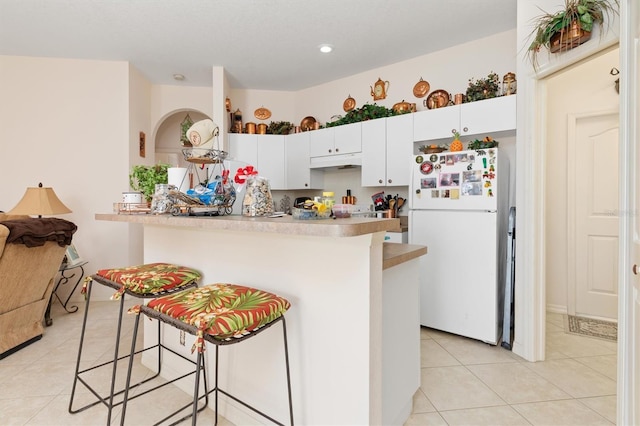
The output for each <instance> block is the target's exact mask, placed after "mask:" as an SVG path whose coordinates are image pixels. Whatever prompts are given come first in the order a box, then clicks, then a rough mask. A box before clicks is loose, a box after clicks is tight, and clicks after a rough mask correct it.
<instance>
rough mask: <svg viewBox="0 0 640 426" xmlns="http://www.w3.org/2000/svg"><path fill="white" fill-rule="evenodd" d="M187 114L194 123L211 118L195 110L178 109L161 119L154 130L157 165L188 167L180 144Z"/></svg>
mask: <svg viewBox="0 0 640 426" xmlns="http://www.w3.org/2000/svg"><path fill="white" fill-rule="evenodd" d="M187 114H188V115H189V117H191V120H192V121H193V122H194V123H195V122H197V121H200V120H204V119H207V118H211V117H209V116H208V115H206V114H205V113H203V112H202V111H198V110H195V109H178V110H174V111H171V112H168V113H167V114H165V115H164V116H163V117H161V118H160V120H158V122H157V123H156V125H155V128H154V139H153V140H154V146H155V158H156V163H166V164H170V165H171V166H173V167H187V162H186V161H185V160H184V158H183V156H182V145H181V143H180V132H181V123H182V121H183V120H184V119H185V117H186V116H187Z"/></svg>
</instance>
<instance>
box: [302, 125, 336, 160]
mask: <svg viewBox="0 0 640 426" xmlns="http://www.w3.org/2000/svg"><path fill="white" fill-rule="evenodd" d="M334 130H335V127H329V128H327V129H319V130H312V131H309V132H305V133H309V155H310V156H311V157H324V156H325V155H334V154H335V152H334V151H335V147H334V145H333V133H334Z"/></svg>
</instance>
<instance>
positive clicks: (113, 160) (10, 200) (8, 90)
mask: <svg viewBox="0 0 640 426" xmlns="http://www.w3.org/2000/svg"><path fill="white" fill-rule="evenodd" d="M128 72H129V69H128V65H127V63H125V62H106V61H84V60H72V59H44V58H27V57H13V56H0V93H1V94H2V96H0V129H2V136H1V137H0V141H1V142H0V181H2V182H3V185H2V190H1V191H0V193H1V196H0V210H9V209H10V208H12V207H13V206H14V205H15V204H16V203H17V202H18V201H19V200H20V198H21V197H22V194H23V193H24V191H25V188H27V187H28V186H37V185H38V182H42V183H43V184H44V185H45V186H51V187H53V188H54V189H55V191H56V193H57V194H58V196H59V198H60V199H61V200H62V201H63V202H64V203H65V204H66V205H67V206H68V207H69V208H70V209H71V210H73V213H71V214H68V215H64V216H61V217H62V218H64V219H67V220H70V221H72V222H74V223H76V225H77V226H78V231H77V232H76V234H75V236H74V239H73V240H74V244H75V245H76V248H77V249H78V251H79V253H80V255H81V256H82V257H84V258H86V259H88V260H90V262H91V263H90V264H89V265H88V269H89V270H94V269H97V268H98V267H100V268H102V267H108V266H117V265H122V264H127V263H128V262H129V260H130V259H129V256H130V254H131V253H130V251H129V248H128V243H127V242H128V240H129V231H128V229H127V227H122V226H120V227H117V228H116V227H114V226H113V224H109V223H105V222H96V221H95V220H94V214H95V213H96V212H110V211H111V210H112V208H113V205H112V204H113V202H114V201H117V200H118V199H119V197H120V196H121V192H122V191H123V190H126V189H127V188H128V185H129V184H128V167H129V161H128V157H129V142H130V141H129V139H130V131H129V125H128V123H129V87H128Z"/></svg>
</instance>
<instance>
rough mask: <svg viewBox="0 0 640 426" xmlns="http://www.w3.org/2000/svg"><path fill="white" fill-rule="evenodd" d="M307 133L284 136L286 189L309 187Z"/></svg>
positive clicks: (309, 171) (309, 172) (309, 170)
mask: <svg viewBox="0 0 640 426" xmlns="http://www.w3.org/2000/svg"><path fill="white" fill-rule="evenodd" d="M309 133H310V132H304V133H296V134H293V135H287V136H285V138H284V156H285V176H286V181H287V184H286V186H287V189H309V188H310V187H311V182H310V178H311V169H310V167H309V166H310V164H309Z"/></svg>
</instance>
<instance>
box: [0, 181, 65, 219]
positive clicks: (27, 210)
mask: <svg viewBox="0 0 640 426" xmlns="http://www.w3.org/2000/svg"><path fill="white" fill-rule="evenodd" d="M64 213H71V210H70V209H69V208H68V207H67V206H65V205H64V204H63V203H62V201H60V199H59V198H58V196H57V195H56V193H55V191H54V190H53V188H43V187H42V184H40V185H39V186H38V187H37V188H27V191H26V192H25V193H24V195H23V196H22V199H21V200H20V201H19V202H18V204H17V205H16V206H15V207H14V208H13V209H11V210H9V211H8V212H7V214H14V215H18V214H26V215H38V216H43V215H47V216H48V215H55V214H64Z"/></svg>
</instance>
